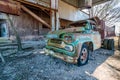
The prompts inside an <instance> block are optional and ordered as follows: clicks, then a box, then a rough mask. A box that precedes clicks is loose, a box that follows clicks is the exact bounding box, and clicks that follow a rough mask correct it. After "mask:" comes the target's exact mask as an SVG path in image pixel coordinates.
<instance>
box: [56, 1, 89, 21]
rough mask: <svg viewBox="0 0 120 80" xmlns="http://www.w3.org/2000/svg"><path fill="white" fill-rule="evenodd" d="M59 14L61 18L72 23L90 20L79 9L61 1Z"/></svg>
mask: <svg viewBox="0 0 120 80" xmlns="http://www.w3.org/2000/svg"><path fill="white" fill-rule="evenodd" d="M58 12H59V15H60V18H62V19H66V20H70V21H77V20H83V19H87V18H89V16H88V15H87V14H85V13H83V12H81V11H80V10H79V9H77V8H75V7H73V6H71V5H69V4H67V3H65V2H63V1H61V0H59V7H58Z"/></svg>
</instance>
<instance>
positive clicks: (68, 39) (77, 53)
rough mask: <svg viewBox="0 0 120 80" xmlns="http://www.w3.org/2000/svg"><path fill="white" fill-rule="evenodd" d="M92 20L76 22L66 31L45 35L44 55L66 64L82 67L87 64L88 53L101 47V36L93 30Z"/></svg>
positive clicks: (93, 22)
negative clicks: (46, 39) (58, 59)
mask: <svg viewBox="0 0 120 80" xmlns="http://www.w3.org/2000/svg"><path fill="white" fill-rule="evenodd" d="M95 27H97V25H96V23H95V21H93V20H82V21H76V22H73V23H71V24H69V25H68V26H67V28H66V29H63V30H57V31H51V32H49V33H48V34H47V36H46V37H47V38H48V41H47V45H46V48H45V49H44V51H45V53H46V54H49V55H52V56H54V57H57V58H60V59H62V60H64V61H66V62H69V63H74V64H78V66H80V65H84V64H86V63H87V62H88V59H89V51H93V50H96V49H98V48H100V47H101V35H100V33H99V32H98V31H96V30H95Z"/></svg>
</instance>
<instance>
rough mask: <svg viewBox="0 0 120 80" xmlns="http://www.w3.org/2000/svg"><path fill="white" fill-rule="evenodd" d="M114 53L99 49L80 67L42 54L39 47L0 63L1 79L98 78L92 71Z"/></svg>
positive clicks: (73, 79)
mask: <svg viewBox="0 0 120 80" xmlns="http://www.w3.org/2000/svg"><path fill="white" fill-rule="evenodd" d="M21 54H22V53H21ZM113 54H114V51H110V50H104V49H98V50H96V51H94V52H93V53H91V57H90V59H89V62H88V64H86V65H84V66H80V67H78V66H77V65H74V64H69V63H66V62H64V61H62V60H60V59H57V58H54V57H51V56H46V55H45V54H40V52H39V49H38V50H34V51H33V54H32V55H29V56H26V57H17V58H16V57H13V58H11V59H9V58H8V59H7V62H6V63H5V64H3V63H0V64H1V66H0V80H97V79H96V78H94V77H93V76H92V73H93V72H94V71H95V70H96V68H97V67H98V66H100V65H101V64H102V63H103V62H104V61H105V60H106V59H108V57H110V56H112V55H113Z"/></svg>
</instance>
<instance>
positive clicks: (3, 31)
mask: <svg viewBox="0 0 120 80" xmlns="http://www.w3.org/2000/svg"><path fill="white" fill-rule="evenodd" d="M1 37H8V26H7V23H6V21H5V20H0V38H1Z"/></svg>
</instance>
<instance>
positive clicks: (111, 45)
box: [108, 39, 114, 50]
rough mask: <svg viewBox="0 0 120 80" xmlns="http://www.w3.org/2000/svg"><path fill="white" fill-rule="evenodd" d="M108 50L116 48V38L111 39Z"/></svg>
mask: <svg viewBox="0 0 120 80" xmlns="http://www.w3.org/2000/svg"><path fill="white" fill-rule="evenodd" d="M108 50H114V39H109V41H108Z"/></svg>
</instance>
